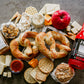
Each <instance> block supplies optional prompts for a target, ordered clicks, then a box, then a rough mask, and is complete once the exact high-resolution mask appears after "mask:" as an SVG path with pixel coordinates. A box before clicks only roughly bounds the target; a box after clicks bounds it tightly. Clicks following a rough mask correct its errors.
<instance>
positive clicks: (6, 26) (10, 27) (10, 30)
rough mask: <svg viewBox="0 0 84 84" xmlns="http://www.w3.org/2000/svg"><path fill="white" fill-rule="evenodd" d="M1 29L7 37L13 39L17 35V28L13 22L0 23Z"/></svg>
mask: <svg viewBox="0 0 84 84" xmlns="http://www.w3.org/2000/svg"><path fill="white" fill-rule="evenodd" d="M1 31H2V34H3V35H4V36H5V38H7V39H14V38H16V37H17V36H18V35H19V29H18V28H17V27H16V25H15V24H14V23H13V22H8V23H3V24H2V25H1ZM12 35H13V36H12Z"/></svg>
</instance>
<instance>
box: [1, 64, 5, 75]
mask: <svg viewBox="0 0 84 84" xmlns="http://www.w3.org/2000/svg"><path fill="white" fill-rule="evenodd" d="M4 68H5V67H4V65H3V64H1V63H0V75H2V73H3V71H4Z"/></svg>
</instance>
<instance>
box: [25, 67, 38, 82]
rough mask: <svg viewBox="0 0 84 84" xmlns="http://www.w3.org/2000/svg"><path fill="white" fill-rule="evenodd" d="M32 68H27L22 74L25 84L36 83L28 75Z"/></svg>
mask: <svg viewBox="0 0 84 84" xmlns="http://www.w3.org/2000/svg"><path fill="white" fill-rule="evenodd" d="M32 70H33V68H28V69H27V70H26V71H25V72H24V79H25V80H26V82H28V83H36V81H35V80H34V78H33V77H32V76H31V75H30V73H31V72H32Z"/></svg>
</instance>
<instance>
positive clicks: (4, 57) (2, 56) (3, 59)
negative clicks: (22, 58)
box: [0, 55, 6, 64]
mask: <svg viewBox="0 0 84 84" xmlns="http://www.w3.org/2000/svg"><path fill="white" fill-rule="evenodd" d="M5 59H6V56H4V55H0V62H1V63H3V64H5Z"/></svg>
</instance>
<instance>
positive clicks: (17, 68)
mask: <svg viewBox="0 0 84 84" xmlns="http://www.w3.org/2000/svg"><path fill="white" fill-rule="evenodd" d="M23 68H24V63H23V62H22V61H21V60H18V59H15V60H13V61H12V62H11V64H10V70H11V71H12V73H20V72H21V71H22V70H23Z"/></svg>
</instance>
